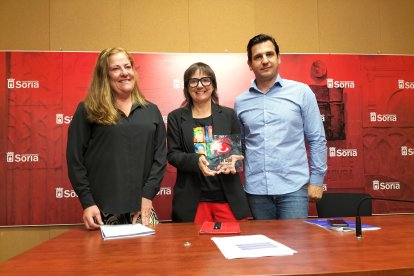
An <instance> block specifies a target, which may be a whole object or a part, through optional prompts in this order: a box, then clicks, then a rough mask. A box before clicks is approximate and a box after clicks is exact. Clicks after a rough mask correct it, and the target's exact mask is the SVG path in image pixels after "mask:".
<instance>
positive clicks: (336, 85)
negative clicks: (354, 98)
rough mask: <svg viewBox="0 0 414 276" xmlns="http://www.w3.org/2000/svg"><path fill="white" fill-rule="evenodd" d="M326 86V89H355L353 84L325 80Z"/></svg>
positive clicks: (351, 82) (350, 82)
mask: <svg viewBox="0 0 414 276" xmlns="http://www.w3.org/2000/svg"><path fill="white" fill-rule="evenodd" d="M326 86H327V87H328V88H355V82H354V81H338V80H334V79H326Z"/></svg>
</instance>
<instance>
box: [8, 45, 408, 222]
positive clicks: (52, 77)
mask: <svg viewBox="0 0 414 276" xmlns="http://www.w3.org/2000/svg"><path fill="white" fill-rule="evenodd" d="M97 56H98V53H91V52H85V53H82V52H1V53H0V87H1V88H0V89H1V99H0V133H1V134H2V135H0V137H1V138H0V153H1V158H0V160H1V161H0V163H1V168H0V225H3V226H4V225H43V224H72V223H80V222H82V218H81V217H82V209H81V207H80V204H79V201H78V199H77V196H76V193H75V192H74V191H73V189H72V187H71V185H70V182H69V180H68V177H67V168H66V157H65V151H66V139H67V128H68V125H69V123H70V121H71V118H72V115H73V112H74V111H75V108H76V106H77V104H78V102H79V101H81V100H82V99H83V98H84V97H85V95H86V92H87V88H88V85H89V82H90V79H91V76H92V71H93V67H94V64H95V62H96V58H97ZM133 56H134V59H135V62H136V65H137V71H138V75H139V85H140V87H141V90H142V91H143V93H144V94H145V96H146V98H147V99H148V100H149V101H151V102H153V103H155V104H157V105H158V107H159V108H160V110H161V112H162V115H163V116H164V118H165V120H166V117H167V115H168V113H169V112H170V111H172V110H173V109H175V108H177V107H179V105H180V104H181V102H182V101H183V99H184V98H183V92H182V90H183V73H184V71H185V69H186V68H188V66H190V65H191V64H192V63H194V62H198V61H202V62H205V63H207V64H209V65H210V66H211V67H212V68H213V70H214V71H215V73H216V76H217V82H218V94H219V100H220V104H222V105H225V106H230V107H233V103H234V99H235V97H236V96H237V95H238V94H240V93H241V92H242V91H244V90H246V89H247V88H248V87H249V86H250V84H251V82H252V81H253V79H254V75H253V74H252V73H251V72H250V71H249V69H248V66H247V64H246V59H247V58H246V55H245V54H163V53H155V54H153V53H133ZM281 59H282V64H281V65H280V74H281V76H282V77H283V78H288V79H294V80H298V81H301V82H304V83H307V84H309V86H310V87H311V89H312V90H313V91H314V93H315V95H316V97H317V100H318V104H319V108H320V112H321V118H322V120H323V122H324V126H325V131H326V135H327V139H328V167H329V169H328V173H327V176H326V178H325V183H326V184H325V185H324V187H325V189H326V190H328V191H349V192H354V191H356V192H366V193H369V194H371V195H372V196H378V197H390V198H395V199H414V69H413V68H414V56H397V55H340V54H282V57H281ZM174 183H175V168H173V167H172V166H170V165H168V167H167V173H166V175H165V177H164V180H163V183H162V188H161V191H160V192H159V194H158V195H157V197H156V198H155V200H154V205H155V208H156V210H157V213H158V215H159V218H160V219H161V220H169V219H170V216H171V202H172V194H173V186H174ZM407 212H408V213H412V212H414V206H413V204H411V205H410V204H405V203H399V202H386V201H375V202H373V213H376V214H382V213H407ZM310 215H316V211H315V208H314V206H311V209H310Z"/></svg>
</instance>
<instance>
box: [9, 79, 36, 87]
mask: <svg viewBox="0 0 414 276" xmlns="http://www.w3.org/2000/svg"><path fill="white" fill-rule="evenodd" d="M7 88H8V89H13V88H39V81H38V80H26V81H20V80H15V79H7Z"/></svg>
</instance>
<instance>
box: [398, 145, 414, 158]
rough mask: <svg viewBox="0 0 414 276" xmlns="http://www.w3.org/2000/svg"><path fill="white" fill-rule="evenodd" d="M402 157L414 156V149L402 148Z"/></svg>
mask: <svg viewBox="0 0 414 276" xmlns="http://www.w3.org/2000/svg"><path fill="white" fill-rule="evenodd" d="M401 155H402V156H408V155H414V148H409V147H407V146H402V147H401Z"/></svg>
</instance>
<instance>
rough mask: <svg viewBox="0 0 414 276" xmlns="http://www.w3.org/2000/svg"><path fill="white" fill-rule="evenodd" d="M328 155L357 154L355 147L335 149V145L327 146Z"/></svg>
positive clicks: (345, 155) (344, 155)
mask: <svg viewBox="0 0 414 276" xmlns="http://www.w3.org/2000/svg"><path fill="white" fill-rule="evenodd" d="M329 156H330V157H349V156H351V157H355V156H358V151H357V150H356V149H337V148H336V147H329Z"/></svg>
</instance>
